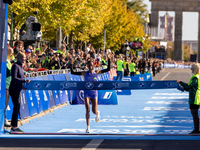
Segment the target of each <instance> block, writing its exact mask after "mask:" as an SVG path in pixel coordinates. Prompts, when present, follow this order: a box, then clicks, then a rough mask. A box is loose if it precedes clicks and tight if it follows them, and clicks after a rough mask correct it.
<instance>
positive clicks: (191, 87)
mask: <svg viewBox="0 0 200 150" xmlns="http://www.w3.org/2000/svg"><path fill="white" fill-rule="evenodd" d="M191 70H192V73H193V76H192V77H191V79H190V82H189V83H184V82H182V81H179V80H177V81H176V82H177V83H179V84H180V85H181V86H182V87H183V88H184V90H185V91H189V102H188V103H189V107H190V112H191V114H192V117H193V122H194V130H193V131H192V132H191V133H189V134H198V133H200V132H199V115H198V110H199V105H200V82H199V80H200V79H199V76H200V66H199V63H196V64H193V65H192V68H191Z"/></svg>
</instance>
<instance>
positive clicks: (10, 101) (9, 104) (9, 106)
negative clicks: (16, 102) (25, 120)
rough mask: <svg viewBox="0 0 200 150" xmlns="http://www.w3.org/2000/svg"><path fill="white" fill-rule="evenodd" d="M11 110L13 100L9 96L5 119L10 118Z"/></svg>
mask: <svg viewBox="0 0 200 150" xmlns="http://www.w3.org/2000/svg"><path fill="white" fill-rule="evenodd" d="M12 112H13V102H12V99H11V97H10V100H9V103H8V107H7V109H6V119H7V120H11V118H12Z"/></svg>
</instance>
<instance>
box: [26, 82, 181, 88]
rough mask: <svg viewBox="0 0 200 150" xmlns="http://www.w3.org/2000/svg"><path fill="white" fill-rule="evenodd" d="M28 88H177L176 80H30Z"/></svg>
mask: <svg viewBox="0 0 200 150" xmlns="http://www.w3.org/2000/svg"><path fill="white" fill-rule="evenodd" d="M25 88H27V89H28V90H118V89H120V90H121V89H123V90H128V89H169V88H178V84H177V83H176V81H174V80H171V81H131V82H130V81H121V82H120V81H98V82H88V81H31V82H30V83H29V84H27V85H26V87H25Z"/></svg>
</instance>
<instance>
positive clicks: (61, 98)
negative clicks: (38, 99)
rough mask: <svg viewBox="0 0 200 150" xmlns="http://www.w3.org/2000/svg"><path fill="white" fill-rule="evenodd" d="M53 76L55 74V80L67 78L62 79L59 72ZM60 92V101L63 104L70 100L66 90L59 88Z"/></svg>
mask: <svg viewBox="0 0 200 150" xmlns="http://www.w3.org/2000/svg"><path fill="white" fill-rule="evenodd" d="M53 76H54V79H55V81H65V80H66V79H64V78H62V79H61V76H60V75H58V74H57V75H53ZM58 93H59V99H60V103H61V104H62V103H65V102H67V101H68V94H67V96H66V94H65V91H64V90H59V91H58Z"/></svg>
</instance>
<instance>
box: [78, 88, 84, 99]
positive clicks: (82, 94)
mask: <svg viewBox="0 0 200 150" xmlns="http://www.w3.org/2000/svg"><path fill="white" fill-rule="evenodd" d="M79 97H80V99H81V100H83V101H84V91H83V90H81V91H79Z"/></svg>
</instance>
